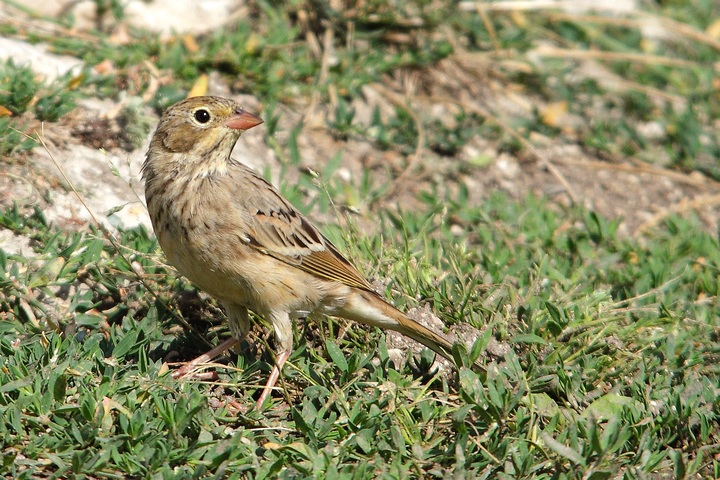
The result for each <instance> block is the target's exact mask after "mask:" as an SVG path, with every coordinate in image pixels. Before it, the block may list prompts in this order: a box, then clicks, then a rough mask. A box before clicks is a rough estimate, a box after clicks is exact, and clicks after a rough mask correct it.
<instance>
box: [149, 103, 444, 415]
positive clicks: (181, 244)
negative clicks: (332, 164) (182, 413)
mask: <svg viewBox="0 0 720 480" xmlns="http://www.w3.org/2000/svg"><path fill="white" fill-rule="evenodd" d="M262 122H263V121H262V119H260V118H259V117H257V116H255V115H253V114H252V113H248V112H246V111H245V110H243V109H242V107H241V106H240V105H238V104H237V103H236V102H234V101H232V100H228V99H224V98H219V97H194V98H189V99H187V100H183V101H181V102H179V103H177V104H175V105H173V106H172V107H170V108H168V109H167V111H165V113H164V115H163V116H162V118H161V119H160V123H159V124H158V127H157V130H156V131H155V134H154V136H153V138H152V141H151V143H150V148H149V150H148V153H147V157H146V159H145V163H144V164H143V168H142V173H143V178H144V180H145V198H146V200H147V206H148V210H149V212H150V218H151V219H152V224H153V227H154V229H155V234H156V235H157V239H158V242H159V243H160V246H161V247H162V249H163V250H164V251H165V254H166V255H167V257H168V260H169V261H170V262H171V263H172V264H173V265H175V267H176V268H177V269H178V271H179V272H180V273H182V274H183V275H185V276H186V277H187V278H189V279H190V280H191V281H193V282H194V283H195V284H197V285H198V286H199V287H200V288H201V289H203V290H205V291H206V292H208V293H209V294H211V295H213V296H214V297H216V298H217V299H218V300H220V302H221V303H222V304H223V306H224V307H225V310H226V312H227V316H228V320H229V322H230V330H231V333H232V338H231V339H229V340H226V341H225V342H223V343H222V344H220V345H218V346H217V347H215V348H214V349H212V350H211V351H210V352H208V353H207V354H205V355H202V356H200V357H198V358H197V359H195V360H193V361H192V362H190V363H188V364H186V365H185V366H184V367H182V368H181V369H180V370H178V371H176V377H179V376H182V375H184V374H186V373H187V372H189V371H190V370H191V369H192V368H194V367H195V366H196V365H198V364H201V363H205V362H207V361H209V360H211V359H212V358H214V357H215V356H217V355H219V354H220V353H222V352H223V351H225V350H227V349H228V348H231V347H232V346H234V345H235V344H236V343H237V342H238V341H239V340H240V339H242V338H243V336H244V335H245V334H246V333H247V332H248V330H249V328H250V320H249V316H248V309H250V310H252V311H254V312H255V313H257V314H258V315H260V316H262V317H264V318H265V319H266V320H269V321H270V323H271V324H272V326H273V329H274V330H275V339H276V348H278V350H279V351H278V353H277V356H276V361H275V366H274V368H273V370H272V373H271V374H270V378H269V379H268V382H267V385H266V386H265V388H264V390H263V392H262V394H261V396H260V398H259V400H258V408H259V407H261V406H262V404H263V403H264V401H265V399H266V398H267V397H268V395H269V394H270V392H271V390H272V389H273V387H274V385H275V382H276V381H277V379H278V376H279V374H280V371H281V370H282V367H283V364H284V363H285V361H286V360H287V359H288V357H289V356H290V352H291V349H292V346H293V338H292V331H293V330H292V322H293V320H294V319H296V318H298V317H304V316H307V315H309V314H312V313H316V312H317V313H324V314H327V315H334V316H338V317H343V318H346V319H350V320H355V321H357V322H360V323H364V324H367V325H372V326H375V327H380V328H389V329H391V330H396V331H398V332H400V333H402V334H404V335H407V336H408V337H410V338H412V339H414V340H417V341H418V342H420V343H422V344H423V345H425V346H427V347H429V348H431V349H432V350H434V351H435V352H437V353H439V354H440V355H442V356H444V357H446V358H448V359H449V360H451V361H452V359H453V358H452V353H451V350H452V345H451V344H450V342H449V341H448V340H446V339H445V338H443V336H441V335H440V334H438V333H436V332H433V331H432V330H430V329H428V328H426V327H424V326H422V325H421V324H419V323H417V322H416V321H414V320H412V319H410V318H409V317H407V316H406V315H405V314H404V313H402V312H400V311H399V310H397V309H396V308H394V307H393V306H391V305H390V304H388V303H387V302H385V300H383V299H382V298H381V297H380V296H379V295H378V294H377V293H376V292H375V291H374V290H373V288H372V286H371V285H370V284H369V283H368V281H367V280H366V279H365V278H364V277H363V276H362V275H361V274H360V273H359V272H358V270H357V269H356V268H355V267H354V266H353V265H352V264H351V263H350V262H349V261H348V260H347V259H346V258H345V257H344V256H343V255H342V254H341V253H340V252H339V251H338V249H337V248H336V247H335V246H334V245H333V244H332V243H330V241H328V240H327V239H326V238H325V237H324V236H323V235H322V234H321V233H320V232H319V231H318V229H317V228H315V226H313V224H312V223H310V221H309V220H308V219H307V218H305V217H304V216H303V215H301V214H300V213H299V212H298V211H297V210H295V208H294V207H293V206H292V205H291V204H290V203H289V202H288V201H287V200H286V199H285V198H284V197H283V196H282V195H281V194H280V192H279V191H278V190H277V189H276V188H275V187H273V186H272V185H271V184H270V183H268V182H267V181H266V180H265V179H263V178H262V177H260V176H259V175H257V174H256V173H255V172H253V171H252V170H250V169H249V168H248V167H246V166H245V165H243V164H241V163H239V162H237V161H236V160H233V159H232V158H230V154H231V152H232V150H233V147H234V146H235V143H236V142H237V140H238V138H239V137H240V135H241V134H242V133H243V132H244V131H245V130H249V129H251V128H253V127H255V126H257V125H259V124H261V123H262Z"/></svg>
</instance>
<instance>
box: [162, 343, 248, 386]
mask: <svg viewBox="0 0 720 480" xmlns="http://www.w3.org/2000/svg"><path fill="white" fill-rule="evenodd" d="M238 343H240V341H239V340H238V339H237V338H234V337H230V338H228V339H227V340H225V341H224V342H222V343H221V344H220V345H218V346H217V347H215V348H213V349H212V350H210V351H209V352H207V353H203V354H202V355H200V356H199V357H197V358H194V359H193V360H191V361H189V362H187V363H186V364H185V365H183V366H182V367H180V368H178V369H177V370H175V371H174V372H173V373H172V376H173V378H181V377H184V376H185V375H187V374H188V373H190V372H191V371H192V370H193V369H194V368H195V367H197V366H198V365H202V364H203V363H208V362H209V361H210V360H212V359H213V358H215V357H217V356H218V355H220V354H222V353H224V352H225V351H226V350H228V349H230V348H232V347H234V346H235V345H237V344H238Z"/></svg>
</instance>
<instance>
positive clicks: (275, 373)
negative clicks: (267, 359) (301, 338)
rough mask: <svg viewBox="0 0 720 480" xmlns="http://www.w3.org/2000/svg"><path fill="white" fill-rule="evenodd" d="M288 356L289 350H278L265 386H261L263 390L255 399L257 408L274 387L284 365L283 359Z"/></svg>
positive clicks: (259, 407) (260, 406)
mask: <svg viewBox="0 0 720 480" xmlns="http://www.w3.org/2000/svg"><path fill="white" fill-rule="evenodd" d="M289 356H290V351H289V350H283V351H282V352H280V353H279V354H278V356H277V358H276V359H275V366H274V367H273V369H272V372H271V373H270V378H268V381H267V384H266V385H265V388H263V392H262V394H261V395H260V398H259V399H258V401H257V408H258V410H260V409H261V408H262V406H263V403H265V400H267V398H268V397H269V396H270V392H271V391H272V389H273V388H274V387H275V383H276V382H277V380H278V378H279V377H280V372H281V371H282V367H283V365H285V361H286V360H287V359H288V357H289Z"/></svg>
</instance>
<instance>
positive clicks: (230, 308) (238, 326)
mask: <svg viewBox="0 0 720 480" xmlns="http://www.w3.org/2000/svg"><path fill="white" fill-rule="evenodd" d="M223 305H224V307H225V312H226V313H227V316H228V323H229V324H230V333H231V334H232V336H231V337H230V338H228V339H227V340H225V341H224V342H222V343H221V344H220V345H218V346H217V347H215V348H213V349H212V350H210V351H209V352H207V353H204V354H202V355H200V356H199V357H197V358H195V359H193V360H191V361H189V362H188V363H186V364H185V365H183V366H182V367H180V368H178V369H177V370H175V371H174V372H173V374H172V376H173V378H180V377H183V376H185V375H187V374H188V373H190V372H191V371H192V370H193V369H194V368H195V367H197V366H198V365H202V364H203V363H208V362H209V361H210V360H212V359H214V358H215V357H217V356H219V355H220V354H222V353H224V352H225V351H227V350H229V349H231V348H233V347H234V346H235V345H238V344H239V343H240V340H241V339H243V338H244V337H245V335H246V334H247V332H248V330H250V317H249V316H248V311H247V308H245V307H243V306H242V305H236V304H234V303H230V302H225V303H224V304H223Z"/></svg>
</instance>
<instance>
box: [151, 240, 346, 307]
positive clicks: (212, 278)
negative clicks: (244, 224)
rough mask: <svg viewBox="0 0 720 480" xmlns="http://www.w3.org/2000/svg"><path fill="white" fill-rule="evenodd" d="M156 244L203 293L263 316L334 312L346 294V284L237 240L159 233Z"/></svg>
mask: <svg viewBox="0 0 720 480" xmlns="http://www.w3.org/2000/svg"><path fill="white" fill-rule="evenodd" d="M158 242H159V243H160V246H161V247H162V249H163V250H164V251H165V254H166V255H167V257H168V260H169V261H170V263H171V264H173V265H174V266H175V268H177V270H178V271H179V272H180V273H181V274H183V275H184V276H186V277H187V278H188V279H189V280H191V281H192V282H193V283H195V284H196V285H197V286H198V287H200V288H201V289H202V290H204V291H205V292H207V293H209V294H210V295H212V296H214V297H216V298H217V299H218V300H220V301H222V302H232V303H235V304H239V305H243V306H245V307H247V308H249V309H250V310H253V311H254V312H256V313H258V314H260V315H263V316H265V315H266V314H267V313H269V312H271V311H273V310H282V311H286V312H289V313H290V314H291V315H292V316H306V315H307V314H308V313H312V312H315V311H317V310H318V309H321V310H322V311H325V312H327V313H332V312H333V311H334V310H336V309H337V308H339V307H341V306H342V304H343V303H344V298H345V296H346V295H347V292H346V291H345V290H347V287H345V286H344V285H340V284H338V283H337V282H329V281H326V280H323V279H320V278H318V277H316V276H315V275H312V274H310V273H307V272H305V271H303V270H300V269H299V268H297V267H294V266H292V265H288V264H285V263H283V262H281V261H279V260H278V259H276V258H274V257H271V256H269V255H265V254H262V253H260V252H259V251H257V250H255V249H253V248H252V247H250V246H248V245H245V244H244V243H242V242H241V241H240V240H239V239H237V238H234V239H233V238H220V237H219V236H218V235H217V234H212V233H208V232H205V233H199V234H197V235H194V234H193V233H192V232H191V233H190V234H188V235H186V236H184V237H183V236H181V235H174V234H172V233H171V232H163V233H162V234H158Z"/></svg>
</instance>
